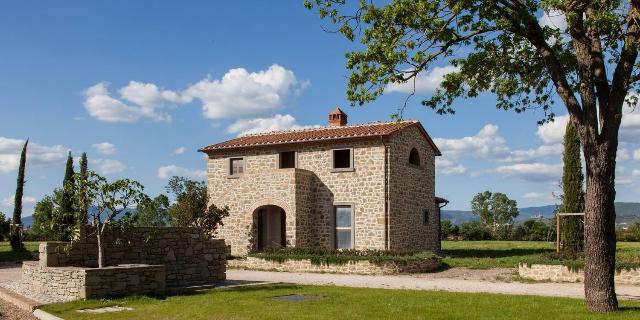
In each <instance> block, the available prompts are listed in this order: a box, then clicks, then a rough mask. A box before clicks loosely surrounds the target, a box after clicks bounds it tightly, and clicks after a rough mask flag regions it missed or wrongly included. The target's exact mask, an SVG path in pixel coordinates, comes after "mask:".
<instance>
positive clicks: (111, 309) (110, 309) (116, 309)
mask: <svg viewBox="0 0 640 320" xmlns="http://www.w3.org/2000/svg"><path fill="white" fill-rule="evenodd" d="M130 310H133V308H128V307H118V306H113V307H104V308H95V309H81V310H76V311H78V312H82V313H107V312H120V311H130Z"/></svg>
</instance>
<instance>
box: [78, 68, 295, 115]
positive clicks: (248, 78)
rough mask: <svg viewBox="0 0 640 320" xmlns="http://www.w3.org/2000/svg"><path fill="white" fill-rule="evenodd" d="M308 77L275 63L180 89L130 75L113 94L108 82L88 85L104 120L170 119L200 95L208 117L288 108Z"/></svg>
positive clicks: (91, 102) (94, 110)
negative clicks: (178, 108) (176, 109)
mask: <svg viewBox="0 0 640 320" xmlns="http://www.w3.org/2000/svg"><path fill="white" fill-rule="evenodd" d="M307 85H308V82H306V81H298V80H297V79H296V76H295V74H294V73H293V71H291V70H287V69H286V68H284V67H282V66H280V65H277V64H273V65H271V66H270V67H269V68H268V69H267V70H261V71H257V72H249V71H247V70H246V69H244V68H236V69H231V70H229V71H227V73H225V74H224V75H223V76H222V78H220V79H212V78H211V77H207V78H205V79H202V80H200V81H198V82H197V83H195V84H193V85H190V86H188V87H187V88H186V89H185V90H183V91H181V92H177V91H171V90H163V89H160V88H159V87H158V86H157V85H155V84H153V83H142V82H137V81H131V82H129V84H128V85H126V86H124V87H122V88H120V89H119V90H118V93H119V97H114V96H113V95H112V94H111V92H109V90H108V89H107V84H106V83H105V82H100V83H97V84H95V85H94V86H91V87H89V88H88V89H86V90H85V102H84V106H85V109H86V110H87V112H88V113H89V115H91V116H92V117H93V118H95V119H97V120H100V121H105V122H129V123H131V122H136V121H139V120H141V119H144V118H147V119H151V120H153V121H164V122H170V121H171V119H172V118H171V115H170V114H169V113H167V112H166V111H165V110H166V109H171V108H174V107H176V106H178V105H181V104H185V103H190V102H192V101H194V100H198V101H200V102H201V104H202V114H203V115H204V117H205V118H208V119H221V118H230V117H251V116H259V115H263V114H267V113H270V112H273V111H274V110H277V109H281V108H284V107H285V105H286V103H287V101H288V99H289V98H291V97H294V96H296V95H298V94H299V93H300V92H301V91H302V90H304V88H306V86H307Z"/></svg>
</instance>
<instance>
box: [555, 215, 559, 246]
mask: <svg viewBox="0 0 640 320" xmlns="http://www.w3.org/2000/svg"><path fill="white" fill-rule="evenodd" d="M556 252H560V215H559V214H556Z"/></svg>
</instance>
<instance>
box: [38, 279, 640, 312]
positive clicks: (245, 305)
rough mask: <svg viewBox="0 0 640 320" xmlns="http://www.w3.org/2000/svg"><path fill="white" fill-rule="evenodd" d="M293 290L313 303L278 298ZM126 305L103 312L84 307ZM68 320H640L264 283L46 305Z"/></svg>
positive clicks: (517, 303)
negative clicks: (126, 308)
mask: <svg viewBox="0 0 640 320" xmlns="http://www.w3.org/2000/svg"><path fill="white" fill-rule="evenodd" d="M291 294H299V295H307V296H314V297H318V298H319V299H318V300H315V301H276V300H274V299H273V297H276V296H284V295H291ZM105 306H125V307H130V308H133V309H134V310H132V311H121V312H115V313H104V314H88V313H80V312H77V310H79V309H86V308H98V307H105ZM42 309H44V310H45V311H47V312H50V313H53V314H55V315H57V316H59V317H62V318H64V319H113V320H116V319H639V318H640V302H629V301H622V302H621V311H619V312H617V313H615V314H607V315H603V314H592V313H589V312H587V310H586V307H585V303H584V301H583V300H577V299H565V298H548V297H534V296H509V295H497V294H472V293H451V292H440V291H413V290H388V289H363V288H346V287H334V286H297V285H261V286H252V287H244V288H236V289H218V290H215V289H214V290H208V291H204V292H200V293H196V294H191V295H177V296H169V297H166V298H150V297H131V298H123V299H116V300H90V301H78V302H69V303H63V304H52V305H46V306H43V307H42Z"/></svg>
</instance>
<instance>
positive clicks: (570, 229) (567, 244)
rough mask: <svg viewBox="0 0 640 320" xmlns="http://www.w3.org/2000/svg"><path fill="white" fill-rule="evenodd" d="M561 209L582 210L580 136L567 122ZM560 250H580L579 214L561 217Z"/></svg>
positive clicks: (581, 219)
mask: <svg viewBox="0 0 640 320" xmlns="http://www.w3.org/2000/svg"><path fill="white" fill-rule="evenodd" d="M562 161H563V172H562V192H563V198H562V211H564V212H572V213H575V212H584V191H583V189H582V185H583V181H584V175H583V173H582V161H581V159H580V138H579V137H578V131H577V130H576V128H575V127H574V126H573V125H572V124H571V122H569V123H568V124H567V129H566V132H565V134H564V154H563V155H562ZM561 219H562V220H561V224H562V225H561V233H562V235H561V239H562V250H563V251H565V252H568V253H571V254H574V255H575V254H577V253H579V252H582V250H583V245H584V224H583V217H581V216H566V217H562V218H561Z"/></svg>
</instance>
